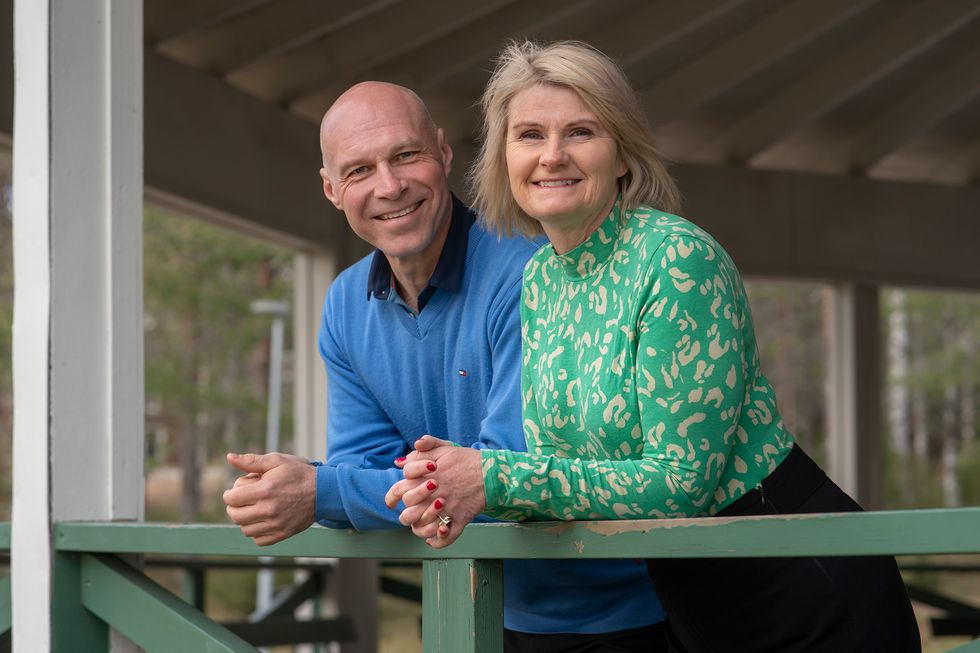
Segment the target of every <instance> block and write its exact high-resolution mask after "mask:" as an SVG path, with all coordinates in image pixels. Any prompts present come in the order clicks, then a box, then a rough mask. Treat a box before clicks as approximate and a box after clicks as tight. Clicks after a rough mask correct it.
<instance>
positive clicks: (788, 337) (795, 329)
mask: <svg viewBox="0 0 980 653" xmlns="http://www.w3.org/2000/svg"><path fill="white" fill-rule="evenodd" d="M745 289H746V291H747V293H748V296H749V300H750V303H751V307H752V319H753V323H754V326H755V333H756V338H757V342H758V345H759V356H760V358H761V360H762V371H763V373H764V374H765V375H766V377H767V378H768V379H769V381H770V382H771V383H772V385H773V389H774V390H775V391H776V398H777V401H778V405H779V410H780V413H781V414H782V417H783V420H784V421H785V422H786V425H787V426H788V427H789V429H790V431H792V432H793V433H794V435H795V436H796V438H797V440H798V441H799V442H800V443H801V444H802V446H803V447H804V448H806V450H807V451H808V452H809V453H810V455H812V456H814V457H815V458H816V459H817V460H818V461H820V459H821V458H822V455H823V442H824V431H825V429H826V426H825V424H824V421H825V418H824V391H823V384H824V375H825V372H824V365H825V360H824V359H825V347H824V339H823V327H822V320H823V293H824V286H821V285H818V284H812V283H801V282H786V281H772V280H765V281H763V280H751V281H747V282H746V284H745Z"/></svg>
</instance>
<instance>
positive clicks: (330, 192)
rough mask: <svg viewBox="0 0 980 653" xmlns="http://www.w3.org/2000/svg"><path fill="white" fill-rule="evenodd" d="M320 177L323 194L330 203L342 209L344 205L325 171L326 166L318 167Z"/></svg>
mask: <svg viewBox="0 0 980 653" xmlns="http://www.w3.org/2000/svg"><path fill="white" fill-rule="evenodd" d="M320 178H321V179H323V194H324V195H326V196H327V199H328V200H330V203H331V204H333V205H334V206H336V207H337V208H338V209H339V210H341V211H343V210H344V207H343V205H342V202H341V201H340V195H339V194H338V193H337V191H336V189H335V188H334V185H333V182H332V181H331V180H330V174H329V173H327V169H326V168H320Z"/></svg>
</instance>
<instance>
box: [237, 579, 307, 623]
mask: <svg viewBox="0 0 980 653" xmlns="http://www.w3.org/2000/svg"><path fill="white" fill-rule="evenodd" d="M322 591H323V575H322V574H310V575H309V576H307V577H306V579H305V580H303V581H301V582H299V583H297V584H295V585H290V586H289V587H286V588H285V589H283V590H280V591H279V593H277V594H276V595H275V596H274V597H273V599H272V602H271V604H270V605H269V606H268V607H267V608H266V609H265V610H261V611H260V610H256V611H255V612H253V613H252V614H250V615H249V616H248V621H249V622H250V623H259V622H263V621H268V620H269V619H272V618H274V617H290V618H292V616H293V612H294V611H295V610H296V608H298V607H299V606H301V605H302V604H304V603H306V602H307V601H308V600H310V599H312V598H313V597H315V596H317V595H319V594H320V592H322Z"/></svg>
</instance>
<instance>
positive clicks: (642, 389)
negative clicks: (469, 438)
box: [481, 202, 793, 520]
mask: <svg viewBox="0 0 980 653" xmlns="http://www.w3.org/2000/svg"><path fill="white" fill-rule="evenodd" d="M521 321H522V347H523V352H522V359H523V360H522V364H523V369H522V405H523V410H524V434H525V438H526V439H527V444H528V451H529V452H530V453H518V452H511V451H489V450H487V451H483V452H482V454H481V455H482V458H483V474H484V489H485V491H486V496H487V510H486V512H487V514H489V515H491V516H494V517H498V518H501V519H509V520H523V519H560V520H572V519H649V518H669V517H692V516H700V515H712V514H715V513H717V512H718V511H719V510H721V509H722V508H724V507H725V506H726V505H728V504H729V503H731V502H732V501H734V500H736V499H738V498H739V497H740V496H742V495H743V494H744V493H745V492H747V491H748V490H750V489H752V488H753V487H755V486H756V485H757V484H758V483H759V482H760V481H761V480H762V479H763V478H765V477H766V476H767V475H768V474H769V473H770V472H771V471H772V470H773V469H775V467H776V466H777V465H778V464H779V463H780V462H781V461H782V460H783V459H784V458H785V456H786V455H787V454H788V453H789V451H790V449H791V447H792V445H793V437H792V435H791V434H790V433H789V432H788V431H787V430H786V428H785V427H784V425H783V422H782V419H781V418H780V415H779V411H778V409H777V407H776V399H775V395H774V393H773V390H772V387H771V385H770V383H769V382H768V380H767V379H766V378H765V377H764V376H763V375H762V373H761V371H760V369H759V354H758V349H757V346H756V342H755V334H754V332H753V327H752V318H751V314H750V312H749V306H748V300H747V298H746V295H745V289H744V287H743V285H742V281H741V277H740V276H739V273H738V270H737V269H736V268H735V265H734V263H733V262H732V260H731V259H730V258H729V256H728V254H727V253H726V252H725V251H724V250H723V249H722V248H721V246H720V245H718V243H717V242H715V240H714V239H713V238H712V237H711V236H710V235H708V234H707V233H706V232H704V231H703V230H701V229H699V228H698V227H697V226H695V225H694V224H692V223H690V222H688V221H687V220H685V219H683V218H680V217H677V216H673V215H669V214H666V213H662V212H659V211H656V210H654V209H649V208H646V207H640V208H639V209H637V210H634V211H626V212H623V211H620V208H619V204H618V202H617V204H616V206H615V207H614V208H613V211H612V213H611V214H610V216H609V217H608V218H607V219H606V220H605V221H604V222H603V223H602V224H601V225H600V227H599V228H598V229H597V230H596V231H595V232H593V233H592V234H591V235H590V236H589V238H588V239H587V240H586V241H585V242H584V243H582V244H581V245H579V246H578V247H576V248H575V249H574V250H572V251H571V252H568V253H567V254H563V255H558V254H556V253H555V251H554V249H553V248H552V247H551V246H550V245H547V246H545V247H543V248H542V249H541V250H540V251H539V252H538V253H537V254H535V256H534V257H533V258H532V259H531V260H530V261H529V262H528V265H527V267H526V268H525V271H524V285H523V290H522V297H521Z"/></svg>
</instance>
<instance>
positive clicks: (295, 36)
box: [156, 0, 398, 76]
mask: <svg viewBox="0 0 980 653" xmlns="http://www.w3.org/2000/svg"><path fill="white" fill-rule="evenodd" d="M396 2H398V0H370V1H368V0H332V1H331V2H329V3H325V2H323V0H279V1H277V2H272V3H265V4H261V5H259V6H257V7H254V8H253V9H252V10H251V11H248V12H244V13H240V14H238V15H236V16H232V17H229V18H226V19H225V20H222V21H220V22H217V23H214V24H212V25H208V26H207V27H202V28H200V29H196V30H193V31H189V32H183V33H180V34H176V35H175V36H174V37H173V38H170V39H167V40H166V41H163V42H162V43H160V44H159V45H157V48H156V49H157V51H158V52H160V53H163V54H166V55H167V56H168V57H171V58H173V59H174V60H175V61H180V62H182V63H184V64H187V65H188V66H192V67H194V68H198V69H202V70H206V71H210V72H212V73H215V74H217V75H220V76H224V75H225V74H227V73H229V72H231V71H232V70H235V69H236V68H240V67H242V66H245V65H247V64H249V63H250V62H253V61H255V60H257V59H260V58H262V57H264V56H271V55H274V54H277V53H280V52H283V51H286V50H288V49H290V48H292V47H296V46H297V45H299V44H301V43H304V42H310V41H314V40H316V39H318V38H321V37H323V36H326V35H328V34H332V33H334V32H336V31H338V30H340V29H343V28H344V27H346V26H347V25H351V24H353V23H355V22H357V21H359V20H362V19H364V18H367V17H369V16H374V15H376V14H377V13H378V12H380V11H382V10H383V9H386V8H388V7H389V6H391V5H393V4H395V3H396ZM164 5H165V6H166V8H167V10H168V11H170V12H172V11H174V6H173V3H172V2H164Z"/></svg>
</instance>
